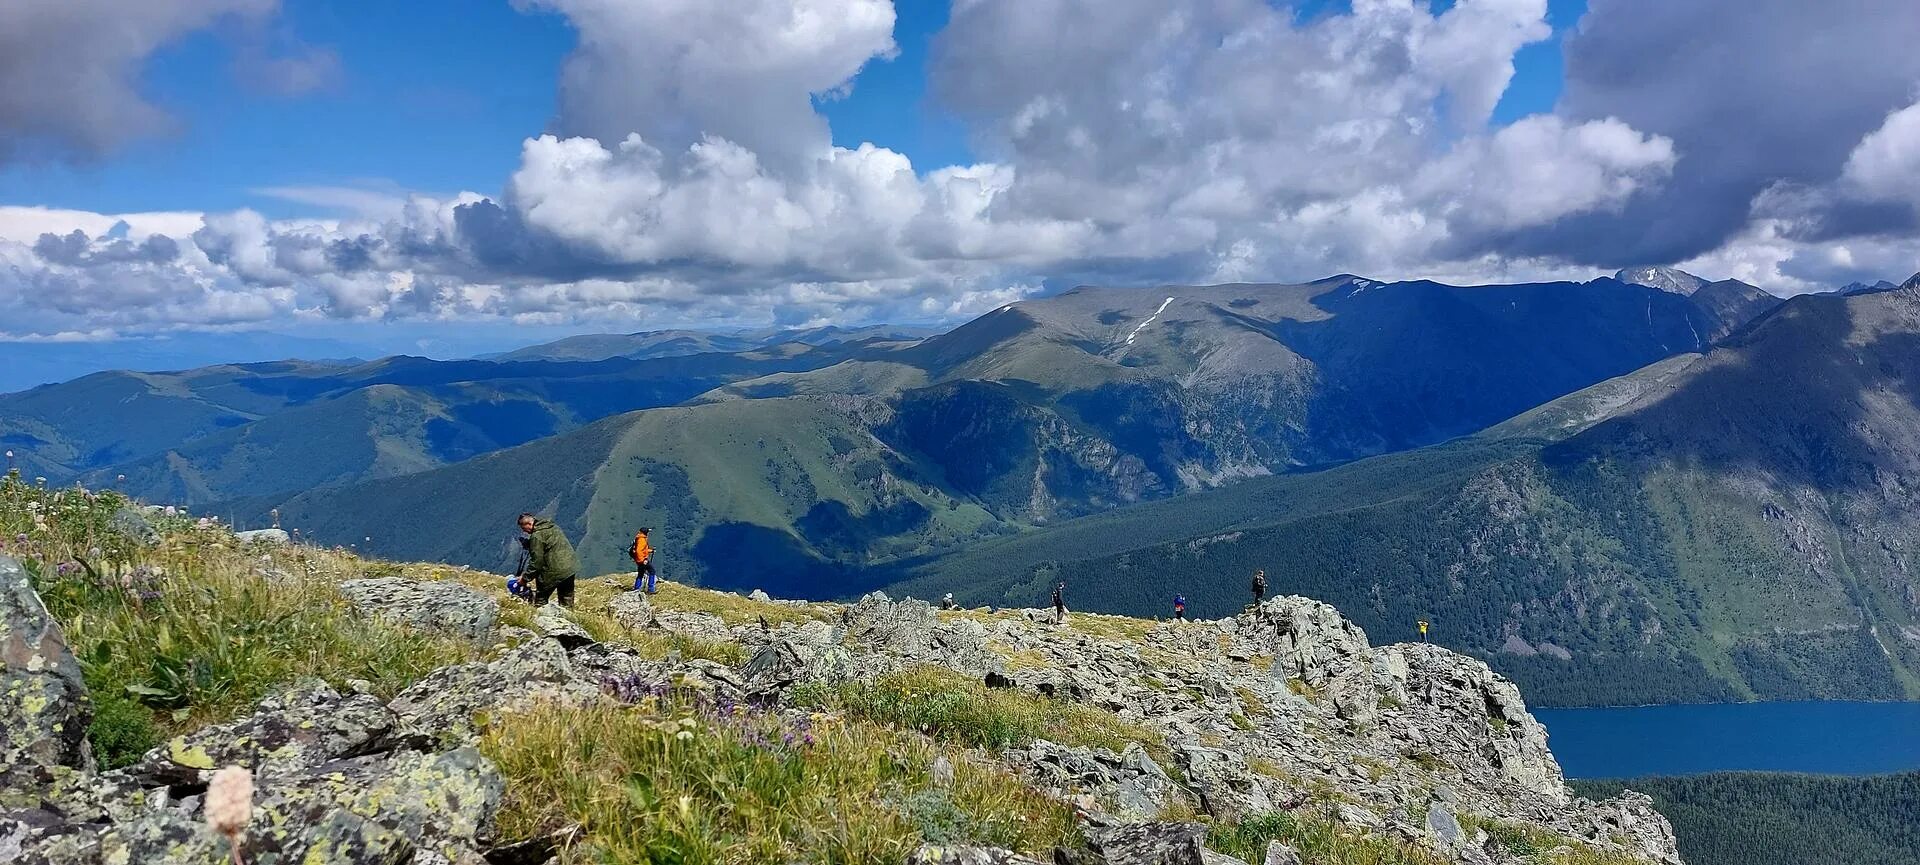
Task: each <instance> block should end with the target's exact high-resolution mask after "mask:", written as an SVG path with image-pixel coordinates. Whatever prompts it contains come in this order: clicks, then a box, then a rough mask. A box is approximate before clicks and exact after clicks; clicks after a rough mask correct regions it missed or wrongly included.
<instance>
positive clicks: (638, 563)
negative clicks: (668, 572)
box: [627, 528, 659, 595]
mask: <svg viewBox="0 0 1920 865" xmlns="http://www.w3.org/2000/svg"><path fill="white" fill-rule="evenodd" d="M652 532H653V529H650V528H642V529H641V530H640V531H638V532H635V533H634V536H633V546H630V547H628V548H627V555H629V556H632V557H633V567H634V574H633V590H634V591H636V592H637V591H640V590H641V588H642V587H643V586H644V587H645V589H646V592H647V594H649V595H651V594H653V593H654V592H655V591H656V590H657V589H658V588H659V585H658V581H659V577H658V576H657V575H656V572H655V571H654V569H653V544H651V543H648V540H647V536H648V535H649V534H651V533H652Z"/></svg>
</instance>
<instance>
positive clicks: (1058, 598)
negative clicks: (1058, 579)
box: [1053, 583, 1067, 625]
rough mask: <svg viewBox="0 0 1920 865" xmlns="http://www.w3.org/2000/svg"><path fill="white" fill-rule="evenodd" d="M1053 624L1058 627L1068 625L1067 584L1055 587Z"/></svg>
mask: <svg viewBox="0 0 1920 865" xmlns="http://www.w3.org/2000/svg"><path fill="white" fill-rule="evenodd" d="M1053 623H1054V624H1056V625H1064V624H1066V623H1067V584H1066V583H1061V584H1059V585H1056V586H1054V587H1053Z"/></svg>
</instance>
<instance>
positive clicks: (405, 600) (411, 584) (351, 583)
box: [340, 577, 500, 640]
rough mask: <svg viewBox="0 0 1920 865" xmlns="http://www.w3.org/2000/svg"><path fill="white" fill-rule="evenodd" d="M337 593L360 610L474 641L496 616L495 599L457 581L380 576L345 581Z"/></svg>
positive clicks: (498, 606)
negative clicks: (425, 580)
mask: <svg viewBox="0 0 1920 865" xmlns="http://www.w3.org/2000/svg"><path fill="white" fill-rule="evenodd" d="M340 593H341V594H343V595H345V596H346V597H347V600H349V601H351V602H352V603H353V605H354V606H355V607H356V608H358V609H359V610H361V611H362V612H366V613H369V614H372V615H375V616H380V617H382V618H385V619H388V620H390V621H397V622H400V623H402V624H406V625H411V626H413V627H416V628H420V629H423V630H432V631H442V632H446V633H451V634H458V635H460V636H463V637H467V638H470V639H474V640H479V639H483V638H485V637H486V636H487V634H488V632H490V631H492V630H493V623H494V621H495V620H496V619H498V618H499V617H500V602H499V601H496V600H494V599H493V598H492V596H490V595H488V594H487V593H485V592H482V591H480V590H478V589H473V588H469V587H467V586H463V585H460V584H459V583H439V582H421V581H418V580H407V579H401V578H399V577H380V578H375V579H365V580H347V581H346V582H343V583H341V584H340Z"/></svg>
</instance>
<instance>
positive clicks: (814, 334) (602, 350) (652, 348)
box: [480, 324, 940, 361]
mask: <svg viewBox="0 0 1920 865" xmlns="http://www.w3.org/2000/svg"><path fill="white" fill-rule="evenodd" d="M939 332H940V331H939V330H938V329H935V328H927V327H915V326H907V325H893V324H876V325H871V326H868V327H833V326H827V327H811V328H797V329H768V330H755V331H740V332H735V333H717V332H711V331H700V330H655V331H642V332H640V333H603V334H585V335H581V336H570V337H567V338H565V339H561V340H556V341H554V342H548V343H542V344H540V345H533V346H528V347H526V348H520V349H515V350H513V351H509V352H502V353H500V354H493V355H482V356H481V358H480V359H481V360H498V361H518V360H612V359H615V358H626V359H629V360H650V359H653V358H662V357H682V356H685V355H690V354H714V353H727V352H742V351H753V350H755V349H764V348H771V347H773V346H776V345H784V344H788V343H798V344H801V345H813V346H829V345H842V344H847V343H866V342H913V341H916V340H920V339H924V338H926V337H929V336H933V335H934V334H936V333H939Z"/></svg>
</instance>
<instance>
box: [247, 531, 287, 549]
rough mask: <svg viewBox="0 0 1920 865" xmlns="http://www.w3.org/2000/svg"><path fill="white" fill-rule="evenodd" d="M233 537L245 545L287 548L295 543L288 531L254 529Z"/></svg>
mask: <svg viewBox="0 0 1920 865" xmlns="http://www.w3.org/2000/svg"><path fill="white" fill-rule="evenodd" d="M233 536H234V537H235V538H236V539H238V540H239V541H240V542H241V543H243V544H266V545H269V546H276V547H278V546H285V545H287V544H288V543H291V542H292V541H293V538H291V537H289V536H288V535H287V530H286V529H254V530H252V531H246V532H234V533H233Z"/></svg>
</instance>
